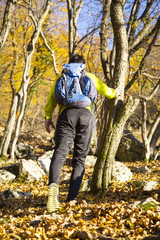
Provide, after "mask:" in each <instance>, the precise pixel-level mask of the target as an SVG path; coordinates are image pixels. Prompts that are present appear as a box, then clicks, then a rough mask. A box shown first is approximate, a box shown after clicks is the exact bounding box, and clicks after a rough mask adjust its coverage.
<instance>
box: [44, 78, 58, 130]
mask: <svg viewBox="0 0 160 240" xmlns="http://www.w3.org/2000/svg"><path fill="white" fill-rule="evenodd" d="M58 78H59V76H58V77H57V79H58ZM57 79H56V80H55V81H54V84H53V86H52V88H51V91H50V93H49V96H48V99H47V103H46V106H45V108H44V111H45V128H46V131H47V132H48V133H50V132H51V127H53V128H55V126H54V124H53V122H52V114H53V111H54V109H55V108H56V106H57V103H56V100H55V94H54V91H55V86H56V82H57Z"/></svg>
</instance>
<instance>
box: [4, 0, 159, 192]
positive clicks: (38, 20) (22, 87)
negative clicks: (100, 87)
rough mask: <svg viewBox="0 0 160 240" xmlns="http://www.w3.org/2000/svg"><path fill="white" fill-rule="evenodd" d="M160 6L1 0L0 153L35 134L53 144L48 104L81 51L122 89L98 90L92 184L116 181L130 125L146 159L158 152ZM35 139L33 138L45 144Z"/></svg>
mask: <svg viewBox="0 0 160 240" xmlns="http://www.w3.org/2000/svg"><path fill="white" fill-rule="evenodd" d="M159 7H160V4H159V1H158V0H150V1H145V0H144V1H140V0H139V1H137V0H135V1H126V2H125V1H123V0H120V1H117V0H112V1H110V0H105V1H101V0H95V1H87V0H86V1H85V0H77V1H70V0H67V1H58V0H57V1H45V0H44V1H34V0H33V1H25V0H20V1H16V0H8V1H7V0H6V1H3V0H2V1H1V2H0V29H1V35H0V56H1V57H0V63H1V64H0V99H1V101H0V127H1V129H0V130H1V148H0V151H1V158H2V159H5V160H7V159H10V158H11V159H14V158H15V155H14V151H15V147H16V144H17V142H18V141H21V140H22V141H23V140H24V139H25V140H27V139H32V137H33V136H34V137H35V138H36V139H39V140H38V141H40V142H41V141H42V139H43V140H46V143H47V144H49V141H48V140H49V139H50V138H51V137H52V136H53V133H52V134H51V135H48V134H47V133H46V132H45V129H44V106H45V104H46V100H47V97H48V94H49V91H50V89H51V86H52V85H53V82H54V79H55V78H56V76H57V75H58V74H59V73H60V72H61V70H62V66H63V64H65V63H66V62H68V59H69V56H72V55H73V54H74V53H79V54H83V56H84V58H85V60H86V67H87V71H89V72H92V73H94V74H95V75H96V76H97V77H99V78H100V79H101V80H102V81H103V82H105V83H107V85H108V86H110V87H113V88H116V87H121V88H122V89H123V94H122V95H121V96H119V97H118V98H117V99H115V100H107V99H104V98H103V97H101V96H98V98H97V101H96V105H95V115H96V124H97V137H98V147H97V150H96V155H97V162H96V165H95V168H94V172H93V177H92V184H91V188H92V191H93V192H98V191H100V190H102V189H103V190H104V189H107V188H108V186H109V184H110V183H111V179H112V171H113V165H114V161H115V156H116V152H117V149H118V146H119V143H120V141H121V138H122V136H123V130H124V129H129V130H131V132H132V133H133V134H134V135H135V136H136V137H137V138H138V139H139V140H140V141H141V142H142V144H143V151H142V155H141V159H142V160H146V161H148V160H153V159H154V160H156V159H158V154H159V152H158V151H159V135H160V129H159V128H160V113H159V112H160V109H159V108H160V103H159V101H160V99H159V85H160V77H159V76H160V74H159V70H160V68H159V67H160V66H159V65H160V62H159V59H160V56H159V54H160V53H159V47H160V42H159V41H160V40H159V29H160V18H159V14H160V13H159V12H160V11H159ZM57 113H58V111H56V112H55V113H54V115H53V120H54V121H55V122H56V118H57ZM99 126H101V127H99ZM35 138H33V141H32V143H33V142H34V141H35V143H36V144H37V145H38V141H37V140H35ZM34 146H35V144H34ZM35 149H36V147H35Z"/></svg>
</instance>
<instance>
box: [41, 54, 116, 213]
mask: <svg viewBox="0 0 160 240" xmlns="http://www.w3.org/2000/svg"><path fill="white" fill-rule="evenodd" d="M69 63H83V64H85V60H84V58H83V57H82V56H81V55H78V54H76V55H74V56H73V57H72V58H71V59H70V61H69ZM86 75H87V76H89V77H90V78H91V79H92V80H93V82H94V84H95V87H96V89H97V91H98V93H100V94H102V95H104V96H105V97H107V98H109V99H111V98H114V97H116V94H119V89H117V90H114V89H112V88H109V87H107V85H105V84H104V83H103V82H101V81H100V79H98V78H97V77H96V76H95V75H94V74H91V73H86ZM58 78H59V77H57V79H58ZM57 79H56V81H55V82H54V85H53V87H52V89H51V91H50V94H49V97H48V100H47V104H46V106H45V119H46V120H45V127H46V130H47V132H49V133H50V127H53V128H55V127H54V125H53V122H52V113H53V111H54V109H55V107H56V105H57V103H56V100H55V85H56V82H57ZM92 128H93V122H92V110H91V107H90V106H89V107H86V108H66V107H65V106H64V105H59V117H58V120H57V125H56V129H55V151H54V154H53V157H52V160H51V164H50V171H49V190H48V202H47V211H48V212H49V213H52V212H54V211H56V210H58V209H59V201H58V194H59V190H58V182H59V179H60V174H61V170H62V167H63V164H64V162H65V160H66V156H67V154H68V152H69V150H70V148H71V147H72V145H73V144H74V154H73V160H72V167H73V168H72V173H71V180H70V186H69V192H68V197H67V201H68V202H69V201H72V200H74V198H75V197H76V196H77V194H78V192H79V188H80V184H81V182H82V178H83V174H84V171H85V159H86V156H87V154H88V152H89V147H90V142H91V137H92Z"/></svg>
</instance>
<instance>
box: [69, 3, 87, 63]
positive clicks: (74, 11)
mask: <svg viewBox="0 0 160 240" xmlns="http://www.w3.org/2000/svg"><path fill="white" fill-rule="evenodd" d="M82 5H83V0H80V2H79V5H78V6H76V0H74V1H71V0H67V8H68V24H69V58H71V57H72V56H73V55H74V52H75V49H76V37H77V20H78V16H79V13H80V10H81V8H82Z"/></svg>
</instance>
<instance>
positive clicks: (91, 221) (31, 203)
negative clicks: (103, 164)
mask: <svg viewBox="0 0 160 240" xmlns="http://www.w3.org/2000/svg"><path fill="white" fill-rule="evenodd" d="M125 164H126V165H127V166H128V167H129V168H134V167H140V166H143V165H147V166H148V168H149V169H150V170H151V171H150V172H149V173H147V174H144V173H143V174H142V173H133V180H132V181H130V182H127V183H125V184H118V183H113V184H112V185H111V186H110V188H109V189H108V190H107V191H104V192H101V193H98V194H96V195H93V194H91V193H90V192H83V193H80V194H79V195H78V198H77V202H76V203H75V202H72V204H70V205H69V204H68V203H65V199H66V196H67V190H68V183H67V182H66V181H64V179H63V176H65V175H66V174H68V173H70V172H71V168H70V167H68V166H67V165H65V166H64V168H63V172H62V178H61V182H60V203H61V208H60V211H59V212H58V213H55V214H53V215H48V213H47V211H46V202H47V183H48V177H47V176H44V178H43V179H42V180H41V181H40V182H32V183H29V182H27V181H26V180H25V179H21V178H17V179H16V180H15V181H14V182H10V183H8V184H5V185H3V186H1V191H4V190H7V189H8V188H11V189H15V190H18V191H22V192H27V191H28V192H30V193H31V194H32V197H29V198H25V199H24V198H23V199H17V200H15V199H12V200H11V199H8V200H5V201H4V206H3V207H2V209H1V212H0V239H5V240H7V239H45V240H46V239H57V240H58V239H100V238H99V237H100V236H102V235H103V236H111V237H112V238H116V239H143V238H144V237H145V236H149V235H153V234H158V233H160V211H159V208H157V209H156V208H155V207H154V206H150V205H149V206H147V207H146V208H145V209H144V208H143V207H136V206H134V204H133V203H134V202H135V201H139V200H142V199H146V198H147V197H150V196H152V197H153V198H154V199H155V200H158V194H157V191H156V190H154V191H152V192H148V193H146V192H143V191H142V188H141V187H140V185H139V184H138V183H139V181H142V180H144V181H150V180H158V181H159V182H160V161H159V160H157V161H151V162H149V163H144V162H134V163H125ZM92 171H93V169H92V168H89V167H87V168H86V172H85V177H84V179H87V178H88V177H90V176H91V174H92Z"/></svg>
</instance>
